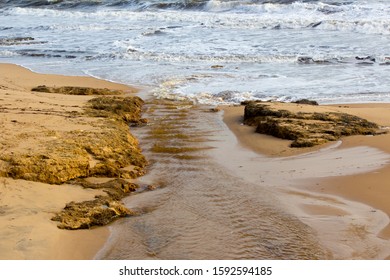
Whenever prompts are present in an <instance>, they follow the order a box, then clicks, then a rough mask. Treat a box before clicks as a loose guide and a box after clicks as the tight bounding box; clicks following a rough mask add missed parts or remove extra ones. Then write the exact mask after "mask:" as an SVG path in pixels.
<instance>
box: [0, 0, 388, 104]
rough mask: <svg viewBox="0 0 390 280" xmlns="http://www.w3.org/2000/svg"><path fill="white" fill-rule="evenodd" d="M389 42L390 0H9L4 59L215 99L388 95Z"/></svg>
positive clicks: (0, 34)
mask: <svg viewBox="0 0 390 280" xmlns="http://www.w3.org/2000/svg"><path fill="white" fill-rule="evenodd" d="M389 45H390V3H389V1H380V0H369V1H364V0H323V1H315V0H311V1H310V0H306V1H291V0H290V1H289V0H236V1H230V0H100V1H98V0H85V1H75V0H63V1H61V0H52V1H49V0H46V1H44V0H12V1H7V0H2V1H0V61H2V62H12V63H17V64H21V65H23V66H26V67H28V68H31V69H32V70H35V71H39V72H50V73H53V72H54V73H59V74H71V75H80V74H81V75H91V76H96V77H99V78H104V79H109V80H112V81H117V82H121V83H126V84H136V85H143V86H146V87H148V88H151V89H152V91H153V93H154V94H155V95H156V96H158V97H169V98H173V99H191V100H194V101H195V102H198V103H206V104H232V103H239V102H240V101H243V100H247V99H260V100H282V101H290V100H296V99H299V98H310V99H315V100H317V101H318V102H320V103H328V104H329V103H358V102H389V101H390V51H389V48H388V46H389Z"/></svg>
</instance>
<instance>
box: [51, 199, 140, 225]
mask: <svg viewBox="0 0 390 280" xmlns="http://www.w3.org/2000/svg"><path fill="white" fill-rule="evenodd" d="M133 214H134V212H132V211H131V210H129V209H127V208H126V207H125V206H124V205H123V204H122V203H121V202H119V201H117V200H113V199H111V198H110V197H107V196H102V197H98V198H96V199H95V200H91V201H84V202H70V203H68V204H67V205H66V206H65V208H64V209H63V211H61V212H60V213H57V214H56V215H55V216H54V217H53V218H52V220H53V221H56V222H59V225H58V227H59V228H61V229H88V228H91V227H94V226H103V225H107V224H109V223H110V222H112V221H114V220H115V219H117V218H120V217H127V216H131V215H133Z"/></svg>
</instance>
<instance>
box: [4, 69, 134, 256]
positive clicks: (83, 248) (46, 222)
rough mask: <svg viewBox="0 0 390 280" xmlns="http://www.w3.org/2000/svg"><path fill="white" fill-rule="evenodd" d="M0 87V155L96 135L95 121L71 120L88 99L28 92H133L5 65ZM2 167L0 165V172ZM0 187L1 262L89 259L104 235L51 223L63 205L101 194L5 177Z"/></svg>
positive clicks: (95, 81) (34, 150) (90, 80)
mask: <svg viewBox="0 0 390 280" xmlns="http://www.w3.org/2000/svg"><path fill="white" fill-rule="evenodd" d="M0 85H1V87H0V95H1V98H0V116H1V118H0V128H1V139H0V141H1V142H0V143H1V148H0V152H1V153H2V155H5V154H7V155H14V154H20V153H30V152H31V153H33V154H34V153H39V151H44V150H45V146H46V144H47V143H48V141H50V140H53V139H55V138H56V137H60V135H61V133H63V132H68V131H81V130H82V131H89V130H96V128H95V127H94V126H93V124H94V122H96V120H94V118H87V117H79V118H72V117H70V115H71V114H73V113H74V112H81V111H82V108H83V106H84V105H85V104H86V102H87V101H88V100H89V99H91V97H90V96H73V95H72V96H71V95H60V94H50V93H41V92H39V93H38V92H31V88H33V87H36V86H39V85H46V86H56V87H60V86H83V87H92V88H109V89H116V90H125V91H127V92H128V93H131V94H132V93H134V92H135V91H136V90H135V89H134V88H130V87H128V86H124V85H119V84H114V83H110V82H106V81H102V80H98V79H94V78H89V77H65V76H60V75H43V74H37V73H33V72H31V71H29V70H27V69H25V68H23V67H20V66H16V65H10V64H1V65H0ZM5 165H7V163H6V162H4V161H0V166H1V167H2V168H1V170H2V171H4V167H5ZM2 175H4V174H2ZM0 185H1V187H0V227H1V231H0V252H1V253H0V259H91V258H93V256H94V255H95V254H96V252H97V251H98V250H99V248H100V247H101V246H102V245H103V244H104V242H105V241H106V239H107V237H108V235H109V232H108V229H107V228H104V227H102V228H96V229H93V230H79V231H66V230H60V229H58V228H57V223H56V222H54V221H51V220H50V219H51V218H52V217H53V214H54V213H55V212H58V211H60V210H61V209H62V208H63V207H64V206H65V204H66V203H68V202H70V201H85V200H90V199H93V198H94V197H95V196H96V195H98V194H102V191H100V190H92V189H83V188H81V187H77V186H74V185H68V184H62V185H55V184H45V183H41V182H32V181H27V180H15V179H12V178H6V177H1V178H0Z"/></svg>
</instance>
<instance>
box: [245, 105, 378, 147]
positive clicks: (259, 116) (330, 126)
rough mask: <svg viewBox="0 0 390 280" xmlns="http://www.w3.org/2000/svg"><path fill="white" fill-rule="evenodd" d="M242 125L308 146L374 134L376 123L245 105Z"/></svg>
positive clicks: (331, 115) (294, 144)
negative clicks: (346, 137)
mask: <svg viewBox="0 0 390 280" xmlns="http://www.w3.org/2000/svg"><path fill="white" fill-rule="evenodd" d="M244 123H245V124H247V125H251V126H256V132H258V133H264V134H268V135H272V136H275V137H278V138H282V139H288V140H292V141H293V142H292V143H291V147H311V146H315V145H320V144H324V143H326V142H328V141H335V140H337V139H340V138H341V137H343V136H350V135H374V134H376V133H377V132H378V130H379V127H378V125H377V124H375V123H372V122H369V121H367V120H365V119H362V118H359V117H357V116H353V115H349V114H345V113H338V112H325V113H318V112H293V111H289V110H286V109H276V108H273V106H272V103H264V102H248V103H247V104H246V106H245V113H244Z"/></svg>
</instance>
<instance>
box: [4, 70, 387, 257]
mask: <svg viewBox="0 0 390 280" xmlns="http://www.w3.org/2000/svg"><path fill="white" fill-rule="evenodd" d="M43 84H44V85H46V86H57V87H58V86H69V85H72V86H85V87H93V88H96V87H98V88H109V89H113V90H125V91H126V95H130V96H133V95H134V94H135V93H136V92H137V89H135V88H131V87H128V86H126V85H121V84H115V83H112V82H107V81H103V80H98V79H95V78H91V77H71V76H70V77H68V76H61V75H49V74H37V73H34V72H31V71H29V70H27V69H25V68H23V67H21V66H17V65H12V64H0V86H1V88H0V92H2V93H4V95H2V96H4V97H2V98H0V114H1V116H2V118H1V120H0V126H1V129H2V130H3V131H4V132H5V133H4V134H3V135H4V137H2V139H1V144H2V146H1V148H2V150H1V151H2V152H3V151H7V153H9V152H19V151H34V150H35V149H38V150H40V149H43V148H44V147H43V146H44V145H43V144H42V143H45V142H44V141H47V140H48V139H52V138H53V137H54V138H55V137H58V135H57V134H53V133H52V132H50V133H49V134H41V131H47V130H50V131H53V130H56V129H57V130H58V129H59V130H60V131H68V130H80V131H84V130H86V131H88V130H94V129H96V128H94V127H93V125H91V121H92V118H86V119H83V121H82V122H76V121H75V120H74V119H73V118H70V117H69V115H64V114H63V112H72V111H76V112H80V111H81V110H82V107H83V104H86V102H87V101H88V100H89V99H91V98H92V97H93V96H92V97H91V96H70V95H66V96H65V95H60V94H48V93H36V94H32V92H31V91H30V90H31V88H32V87H35V86H39V85H43ZM320 107H321V108H323V107H325V108H331V109H332V110H337V111H345V112H347V113H351V114H355V115H357V116H360V117H363V118H367V119H368V120H370V121H373V122H377V123H378V124H379V125H381V126H386V127H389V126H390V121H389V120H390V104H386V103H385V104H347V105H331V106H330V105H324V106H320ZM10 108H11V109H12V110H10ZM31 108H32V109H36V111H35V113H34V114H32V115H28V114H27V117H26V116H25V115H26V114H25V111H26V110H27V111H32V110H31ZM168 108H170V106H167V109H168ZM23 109H24V110H25V111H23ZM7 110H8V111H7ZM222 110H223V116H221V119H223V122H224V123H225V124H226V126H227V128H228V129H229V130H230V131H229V133H231V134H232V135H233V134H234V135H235V137H236V138H237V141H238V145H239V146H240V147H244V149H242V148H240V149H237V151H234V152H233V151H231V152H232V153H233V154H235V156H237V157H238V158H240V159H242V160H243V163H244V164H243V165H248V166H249V168H248V170H245V172H246V173H245V172H243V173H242V174H237V177H238V176H243V179H245V180H249V181H250V180H253V182H255V181H256V180H257V181H258V179H257V178H258V177H255V176H254V174H257V172H258V170H257V169H256V168H257V167H256V162H255V161H253V154H250V153H247V152H246V151H245V150H248V151H252V152H254V153H255V154H256V155H258V156H259V158H261V160H262V162H268V161H269V162H271V164H270V167H267V168H269V170H267V169H265V170H262V171H261V172H263V173H262V174H268V173H269V172H273V171H275V170H276V169H277V168H279V166H282V167H281V170H282V171H281V174H282V173H283V172H284V173H289V172H291V168H292V167H291V166H290V165H291V164H292V165H294V164H295V163H294V160H296V159H297V160H298V161H296V162H300V161H299V160H301V163H300V164H303V165H304V164H308V163H309V164H310V165H313V166H312V167H313V168H312V170H319V169H318V168H319V167H321V166H322V167H323V168H326V167H327V166H326V165H323V163H322V162H321V161H322V160H323V159H321V157H319V158H315V157H313V158H308V156H307V155H310V153H312V154H313V155H320V156H321V155H322V156H325V157H326V156H327V155H329V154H331V153H333V154H335V155H339V156H340V155H341V157H345V160H344V161H339V162H338V163H337V164H339V165H340V166H342V167H345V169H346V171H345V172H346V175H345V174H344V175H342V176H340V175H338V173H337V172H336V171H337V170H333V171H327V172H324V175H323V176H322V175H321V176H319V177H318V178H314V179H310V172H309V171H305V172H302V174H301V175H299V174H298V175H296V176H295V175H291V174H287V175H286V174H285V175H281V178H279V177H276V176H275V175H274V174H273V175H272V176H269V175H264V176H265V177H263V180H264V182H265V184H269V185H270V186H271V187H275V186H277V185H278V184H279V185H280V187H275V188H274V189H273V190H272V192H274V193H275V194H277V195H281V197H280V199H281V200H282V201H283V202H284V203H285V204H286V205H287V206H286V207H287V208H286V211H291V213H292V214H294V215H297V216H298V218H299V219H301V220H302V221H303V222H304V223H306V224H308V225H309V226H310V227H312V228H313V229H314V230H315V231H317V234H318V237H319V239H320V241H321V242H322V245H323V246H324V247H325V248H326V249H328V250H329V249H330V250H331V251H333V253H334V255H333V257H335V258H373V259H375V258H382V259H388V258H389V257H390V249H389V250H388V253H387V255H386V252H387V251H386V250H387V248H385V249H386V250H383V251H379V249H378V251H375V250H374V251H375V252H371V251H370V252H368V250H366V248H357V249H356V248H354V246H360V245H359V244H360V243H362V242H363V241H364V242H366V241H367V242H368V244H373V245H374V246H376V247H380V246H381V245H383V244H385V245H386V246H388V242H389V241H388V240H389V239H390V226H389V224H387V227H384V226H383V229H382V230H381V232H379V233H377V232H376V231H377V230H378V229H377V228H378V227H379V226H380V227H382V224H383V223H384V222H386V221H387V223H388V219H389V218H388V217H389V216H390V207H389V205H390V204H389V203H388V199H386V198H388V197H390V190H387V188H386V187H387V186H386V182H388V181H389V179H390V173H389V172H388V171H390V166H389V163H388V161H387V163H386V165H384V166H382V168H379V167H378V166H377V165H378V164H377V163H375V160H376V159H379V160H380V161H381V162H384V160H385V158H386V157H387V156H388V154H390V147H388V145H387V144H386V143H388V141H389V140H390V134H384V135H378V136H374V137H368V136H350V137H347V138H344V139H342V142H341V144H340V145H339V146H338V147H334V146H335V143H334V142H330V143H329V144H325V145H322V146H317V147H314V148H303V149H302V148H300V149H296V148H289V147H288V145H289V141H286V140H280V139H276V138H274V137H270V136H266V135H260V134H257V133H254V128H253V127H249V126H244V125H241V119H242V116H243V107H242V106H241V107H240V106H233V107H226V106H223V107H222ZM379 111H380V113H379ZM53 112H56V114H54V115H53ZM3 113H4V114H3ZM207 114H209V113H207ZM218 114H219V113H218ZM31 116H33V117H34V118H32V117H31ZM175 117H178V118H180V117H182V116H181V115H177V114H176V115H175ZM216 117H217V116H215V118H216ZM180 121H182V120H180ZM225 132H226V131H225ZM20 134H23V135H22V136H20ZM15 137H16V138H15ZM229 137H230V138H229ZM228 138H229V139H230V140H228V141H232V139H231V136H228ZM15 139H18V141H19V140H21V142H20V143H22V145H17V144H18V143H14V142H15ZM26 139H27V140H28V141H27V140H26ZM223 139H225V138H223V137H222V140H223ZM41 140H43V142H39V141H41ZM220 140H221V139H220ZM220 140H219V141H220ZM154 141H156V140H154ZM16 142H17V141H16ZM20 143H19V144H20ZM205 143H206V144H207V143H209V142H207V141H206V142H205ZM209 144H210V143H209ZM42 145H43V146H42ZM218 145H220V146H226V145H230V147H228V148H230V149H231V148H232V145H235V143H228V144H226V143H219V144H218ZM364 147H368V148H364ZM225 148H226V147H225ZM354 148H357V149H354ZM223 149H224V148H222V150H223ZM321 150H323V151H322V152H321ZM220 151H221V150H220ZM364 152H367V153H368V156H367V158H366V162H361V163H359V162H353V161H356V159H357V158H358V157H359V153H364ZM226 155H229V156H230V154H229V153H227V154H226ZM226 155H225V156H226ZM247 155H248V156H247ZM220 156H221V157H220ZM219 157H220V158H219ZM245 157H246V158H245ZM305 157H306V158H305ZM215 158H216V159H217V162H223V161H224V160H225V161H226V162H228V161H231V159H230V158H224V156H223V155H215ZM348 160H352V161H351V162H353V164H351V166H348V165H349V162H348ZM289 162H290V163H289ZM2 164H5V163H4V162H2V161H0V167H2ZM229 164H230V165H231V166H228V167H231V168H232V169H233V170H232V171H233V172H237V166H236V165H234V164H238V163H237V162H235V163H234V164H232V163H229ZM281 164H282V165H281ZM289 164H290V165H289ZM317 164H318V168H317V169H315V167H316V166H315V165H317ZM370 164H372V167H371V169H369V168H370ZM222 165H223V164H222ZM284 165H285V166H284ZM347 166H348V168H346V167H347ZM3 167H4V166H3ZM336 167H337V166H336ZM336 167H335V168H336ZM283 168H284V169H283ZM364 168H368V169H367V170H368V171H366V172H361V170H365V169H364ZM336 169H337V168H336ZM359 169H361V170H359ZM226 170H228V169H226ZM241 171H242V170H241ZM178 172H179V171H178ZM251 172H252V173H251ZM267 172H268V173H267ZM332 172H333V173H332ZM348 172H349V173H348ZM356 173H358V174H356ZM348 174H349V175H348ZM0 175H1V170H0ZM267 176H268V177H267ZM294 176H295V177H294ZM244 177H245V178H244ZM290 177H291V178H292V179H291V180H293V181H294V184H290V183H289V181H288V180H289V178H290ZM94 180H95V181H99V180H100V179H94ZM141 180H142V179H141ZM374 181H375V185H376V192H372V182H374ZM101 194H102V191H101V190H94V189H83V188H82V187H80V186H75V185H70V184H63V185H50V184H45V183H40V182H32V181H26V180H21V179H17V180H15V179H11V178H5V177H3V176H1V177H0V214H1V215H0V227H1V228H2V229H3V230H2V231H0V249H1V252H3V253H2V254H1V255H0V259H93V258H94V257H96V256H97V254H98V253H99V252H100V250H101V249H102V248H104V245H105V244H107V241H108V240H109V237H110V232H109V228H108V227H107V226H104V227H98V228H93V229H91V230H78V231H69V230H60V229H58V228H57V226H56V225H57V224H56V223H55V222H53V221H51V220H50V218H51V217H52V215H53V213H55V212H58V211H60V210H61V209H62V208H63V207H64V205H65V204H66V203H68V202H70V201H71V200H74V201H85V200H88V199H92V198H93V197H95V196H96V195H101ZM155 195H156V194H155ZM152 196H153V195H152ZM35 198H40V199H35ZM332 199H333V200H334V201H331V200H332ZM288 204H291V205H290V206H288ZM367 213H371V214H372V217H371V216H368V215H370V214H367ZM366 216H367V217H366ZM361 218H362V222H364V223H366V224H365V225H362V226H360V225H359V224H356V227H355V228H353V232H352V229H350V228H343V227H342V226H340V224H339V223H343V226H345V225H354V226H355V224H352V222H351V221H353V219H361ZM386 219H387V220H386ZM321 221H323V222H324V223H323V224H322V222H321ZM332 222H335V223H336V224H335V225H334V226H339V229H340V230H343V231H348V234H350V235H348V236H347V235H342V236H341V237H338V238H336V239H332V240H330V239H326V238H328V237H329V236H327V235H330V234H331V233H332V232H329V230H330V229H329V228H327V227H329V225H332V226H333V224H332ZM374 222H378V223H380V224H379V225H378V224H375V223H374ZM349 231H351V232H352V233H351V232H349ZM341 238H351V240H352V241H351V244H348V246H349V247H348V248H338V247H337V246H338V245H339V244H340V242H341ZM378 238H381V239H383V240H384V241H383V242H382V243H380V241H378V240H377V239H378ZM359 242H360V243H359ZM356 244H358V245H356ZM355 249H356V252H355V251H354V250H355ZM365 250H366V251H367V252H366V251H365ZM354 254H356V255H354ZM359 254H360V255H359ZM378 256H379V257H378Z"/></svg>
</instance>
